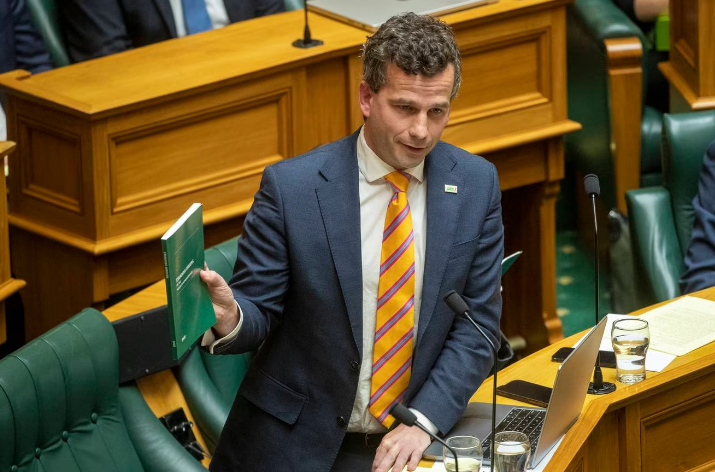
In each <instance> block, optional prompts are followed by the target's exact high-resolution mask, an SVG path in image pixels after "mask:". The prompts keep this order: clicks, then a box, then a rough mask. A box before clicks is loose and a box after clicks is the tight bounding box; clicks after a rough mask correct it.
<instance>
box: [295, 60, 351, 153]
mask: <svg viewBox="0 0 715 472" xmlns="http://www.w3.org/2000/svg"><path fill="white" fill-rule="evenodd" d="M354 59H357V56H355V57H352V56H348V57H340V58H336V59H332V60H329V61H324V62H318V63H316V64H311V65H310V66H309V67H308V68H307V86H306V88H305V93H306V94H307V98H306V103H307V104H308V106H307V107H305V108H302V109H300V110H299V113H300V118H299V119H298V124H297V126H296V128H297V129H298V130H299V132H298V142H297V143H296V154H301V153H304V152H307V151H310V150H311V149H313V148H315V147H317V146H320V145H322V144H326V143H329V142H332V141H335V140H337V139H340V138H342V137H343V136H346V135H348V134H350V133H352V132H353V131H355V130H356V129H357V128H358V126H359V125H358V126H353V124H352V120H351V119H350V110H351V107H350V106H349V104H351V102H350V97H351V94H350V93H349V92H348V91H349V90H351V87H352V86H353V85H352V84H354V83H355V84H356V85H355V90H357V83H359V81H360V79H361V78H362V73H361V71H360V69H358V70H357V71H354V72H352V70H351V68H350V66H349V64H348V63H349V62H350V61H351V60H354ZM357 62H358V65H360V64H361V63H360V61H359V60H358V61H357ZM351 73H356V74H357V76H356V77H352V76H350V74H351ZM336 101H343V102H344V103H345V104H346V106H335V102H336ZM356 103H357V102H356ZM311 123H321V125H320V126H311Z"/></svg>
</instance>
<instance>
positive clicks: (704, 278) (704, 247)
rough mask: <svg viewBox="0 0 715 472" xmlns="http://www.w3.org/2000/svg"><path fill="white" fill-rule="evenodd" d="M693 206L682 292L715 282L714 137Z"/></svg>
mask: <svg viewBox="0 0 715 472" xmlns="http://www.w3.org/2000/svg"><path fill="white" fill-rule="evenodd" d="M693 210H695V220H694V221H693V234H692V237H691V240H690V247H689V248H688V253H687V254H686V255H685V272H684V273H683V276H682V277H681V278H680V288H681V290H682V292H683V293H692V292H697V291H698V290H702V289H704V288H708V287H712V286H715V141H713V142H712V143H710V146H708V149H707V150H706V151H705V159H704V161H703V169H702V171H701V172H700V182H699V183H698V194H697V195H696V196H695V198H694V199H693Z"/></svg>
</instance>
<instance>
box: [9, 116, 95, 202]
mask: <svg viewBox="0 0 715 472" xmlns="http://www.w3.org/2000/svg"><path fill="white" fill-rule="evenodd" d="M18 127H19V130H18V134H19V138H20V143H21V144H22V146H23V148H24V153H23V154H24V156H23V158H24V159H23V160H22V162H21V163H20V165H21V167H22V171H21V172H22V175H21V182H22V183H21V185H22V194H23V195H24V196H26V197H29V198H34V199H36V200H40V201H43V202H45V203H48V204H50V205H54V206H56V207H59V208H63V209H65V210H68V211H71V212H72V213H76V214H78V215H82V213H83V211H84V206H83V202H82V165H81V162H80V156H81V154H80V137H79V136H77V135H75V134H70V133H63V132H61V131H57V130H55V129H53V128H51V127H49V126H44V125H43V124H41V123H38V122H36V121H34V120H31V119H24V118H19V119H18ZM58 177H61V178H58Z"/></svg>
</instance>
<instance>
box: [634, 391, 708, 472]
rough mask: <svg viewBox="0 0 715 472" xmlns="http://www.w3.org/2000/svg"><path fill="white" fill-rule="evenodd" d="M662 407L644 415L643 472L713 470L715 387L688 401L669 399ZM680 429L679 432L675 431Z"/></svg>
mask: <svg viewBox="0 0 715 472" xmlns="http://www.w3.org/2000/svg"><path fill="white" fill-rule="evenodd" d="M667 404H668V406H667V407H666V408H664V409H663V410H661V411H659V412H657V413H655V414H653V415H650V416H648V417H644V418H643V419H642V423H641V424H642V426H641V428H642V431H641V455H642V462H643V468H642V470H643V472H660V471H671V470H692V469H695V468H696V467H703V469H702V470H713V468H715V460H713V454H712V452H713V443H715V421H706V422H704V421H702V418H711V419H712V418H715V391H710V392H707V393H704V394H703V395H701V396H698V397H694V398H691V399H690V400H688V401H685V402H676V401H675V399H672V398H671V399H669V400H668V403H667ZM674 432H677V434H673V433H674Z"/></svg>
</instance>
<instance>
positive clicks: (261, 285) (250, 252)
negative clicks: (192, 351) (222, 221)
mask: <svg viewBox="0 0 715 472" xmlns="http://www.w3.org/2000/svg"><path fill="white" fill-rule="evenodd" d="M233 272H234V275H233V277H232V278H231V281H230V282H229V285H230V286H231V289H232V290H233V295H234V298H235V299H236V302H237V303H238V305H239V306H240V307H241V312H242V321H241V323H242V324H241V329H240V330H239V331H238V334H237V335H236V337H234V338H233V339H232V340H231V341H229V342H227V343H226V344H222V345H219V346H217V347H216V348H215V349H214V353H216V354H236V353H243V352H248V351H254V350H256V349H258V347H259V346H260V345H261V343H262V342H263V341H264V340H265V339H266V337H267V336H268V334H269V333H270V331H271V330H272V329H274V328H275V327H276V326H277V325H278V323H280V319H281V316H282V313H283V302H284V298H285V294H286V292H287V290H288V284H289V277H290V267H289V259H288V250H287V244H286V238H285V225H284V220H283V203H282V196H281V193H280V190H279V188H278V184H277V181H276V178H275V171H274V170H273V169H272V168H271V167H267V168H266V169H265V171H264V172H263V180H262V181H261V186H260V189H259V190H258V193H257V194H256V196H255V198H254V202H253V206H252V207H251V210H250V211H249V212H248V215H246V220H245V222H244V226H243V234H242V235H241V237H240V238H239V242H238V258H237V259H236V266H235V267H234V271H233Z"/></svg>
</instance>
